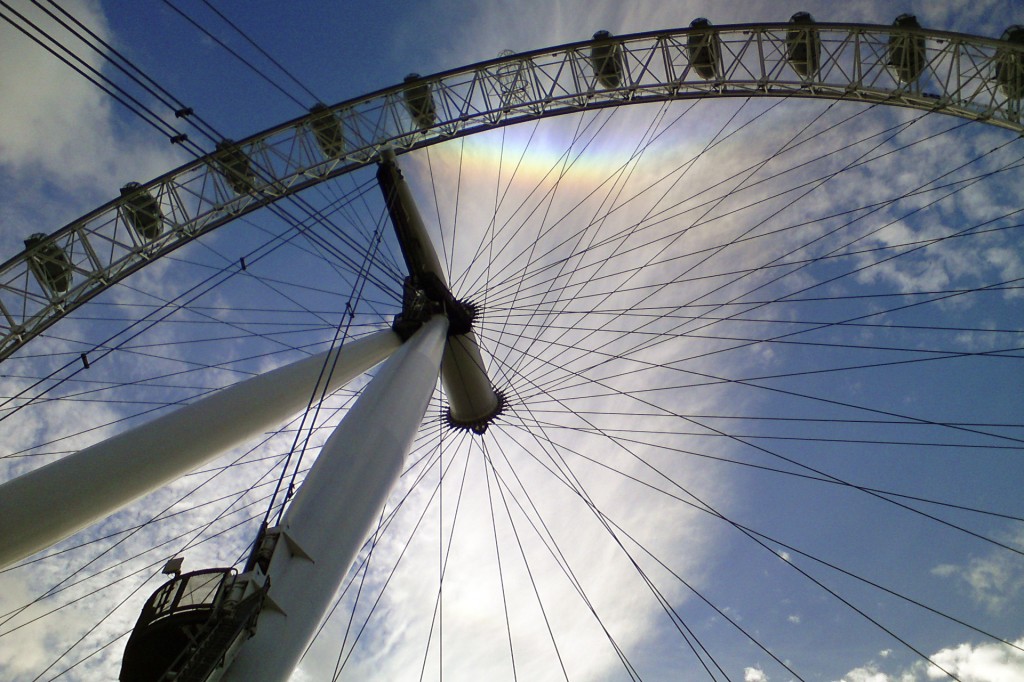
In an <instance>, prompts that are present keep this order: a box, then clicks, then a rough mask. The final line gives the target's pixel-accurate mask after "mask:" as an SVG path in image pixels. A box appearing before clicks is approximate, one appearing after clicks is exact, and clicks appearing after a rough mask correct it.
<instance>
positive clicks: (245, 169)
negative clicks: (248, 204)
mask: <svg viewBox="0 0 1024 682" xmlns="http://www.w3.org/2000/svg"><path fill="white" fill-rule="evenodd" d="M214 160H215V161H216V163H217V170H218V171H219V172H220V174H221V176H223V178H224V180H225V181H227V183H228V185H230V186H231V189H232V190H234V192H235V194H248V193H249V192H250V191H252V190H253V189H254V188H255V187H256V175H255V174H253V172H252V167H251V165H250V164H249V157H248V156H246V155H245V152H243V151H242V150H241V148H240V147H239V146H238V145H236V144H235V142H234V140H221V141H220V142H218V143H217V153H216V154H215V155H214Z"/></svg>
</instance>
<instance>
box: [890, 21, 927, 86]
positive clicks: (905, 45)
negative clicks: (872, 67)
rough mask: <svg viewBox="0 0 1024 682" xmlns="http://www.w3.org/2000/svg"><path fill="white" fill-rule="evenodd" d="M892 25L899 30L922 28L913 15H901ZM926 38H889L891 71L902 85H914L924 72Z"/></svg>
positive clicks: (896, 36) (894, 36)
mask: <svg viewBox="0 0 1024 682" xmlns="http://www.w3.org/2000/svg"><path fill="white" fill-rule="evenodd" d="M892 25H893V26H895V27H897V28H921V24H919V23H917V17H916V16H914V15H913V14H901V15H899V16H898V17H896V21H894V22H892ZM924 64H925V54H924V36H905V35H893V36H889V62H888V65H889V69H890V70H891V71H892V73H893V75H894V76H896V80H897V81H899V82H900V83H913V82H914V81H916V80H917V79H918V78H919V77H920V76H921V72H922V71H924Z"/></svg>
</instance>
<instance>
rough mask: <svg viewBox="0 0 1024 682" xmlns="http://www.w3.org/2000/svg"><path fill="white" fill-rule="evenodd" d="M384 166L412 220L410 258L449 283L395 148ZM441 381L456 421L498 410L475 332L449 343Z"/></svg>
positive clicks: (471, 421)
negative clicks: (396, 155)
mask: <svg viewBox="0 0 1024 682" xmlns="http://www.w3.org/2000/svg"><path fill="white" fill-rule="evenodd" d="M381 166H382V168H383V169H384V170H385V171H386V172H388V173H389V174H391V178H392V182H393V183H394V188H395V192H396V194H397V197H396V198H397V200H398V203H399V204H400V205H401V206H402V210H403V212H404V213H405V215H406V217H407V218H408V220H407V221H406V227H407V228H408V234H406V236H405V239H406V240H408V241H411V242H412V243H410V244H405V245H404V246H403V249H408V250H409V251H410V254H409V257H411V258H412V259H413V260H414V261H415V265H416V266H418V267H419V268H422V270H423V271H426V272H429V273H432V274H434V275H437V277H438V279H440V280H441V282H442V283H443V284H444V285H445V286H448V281H447V278H446V277H445V273H444V268H443V267H442V266H441V260H440V258H438V256H437V251H436V250H435V249H434V245H433V242H432V241H431V239H430V235H429V234H427V228H426V225H425V224H424V223H423V218H422V216H421V215H420V212H419V209H418V208H417V207H416V201H415V200H414V199H413V196H412V190H411V189H410V188H409V183H408V182H406V180H405V177H404V176H403V175H402V171H401V169H399V167H398V162H397V160H396V158H395V152H394V150H393V149H385V150H384V151H383V152H382V153H381ZM441 382H442V384H443V385H444V391H445V395H446V396H447V398H448V407H449V409H450V410H451V417H452V420H453V421H455V422H456V423H460V424H474V423H480V422H484V421H485V420H486V419H487V418H488V417H491V416H493V415H494V414H495V412H497V410H498V403H499V398H498V394H497V393H496V392H495V390H494V386H493V384H492V383H491V380H490V377H488V376H487V369H486V368H485V367H484V361H483V357H482V356H481V354H480V346H479V344H478V343H477V339H476V335H475V334H473V332H468V333H466V334H460V335H459V336H453V337H451V338H450V339H449V340H448V344H447V345H446V346H445V351H444V361H443V362H442V364H441Z"/></svg>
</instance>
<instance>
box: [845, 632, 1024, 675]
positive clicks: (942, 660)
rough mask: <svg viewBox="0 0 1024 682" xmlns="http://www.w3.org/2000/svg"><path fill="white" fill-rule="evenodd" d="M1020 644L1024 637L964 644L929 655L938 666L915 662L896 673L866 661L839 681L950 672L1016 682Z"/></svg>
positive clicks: (1023, 670) (1022, 669) (1022, 655)
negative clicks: (1004, 642) (1009, 640)
mask: <svg viewBox="0 0 1024 682" xmlns="http://www.w3.org/2000/svg"><path fill="white" fill-rule="evenodd" d="M1022 647H1024V637H1022V638H1020V639H1018V640H1016V641H1015V642H1013V646H1012V647H1011V646H1007V645H1006V644H1001V643H993V642H986V643H984V644H969V643H964V644H959V645H957V646H952V647H947V648H944V649H941V650H939V651H938V652H936V653H934V654H932V655H931V656H930V658H931V660H932V661H934V662H935V664H936V665H937V666H939V667H936V665H931V664H927V663H924V662H918V663H915V664H913V665H912V666H910V667H909V668H907V669H905V670H902V671H899V672H884V671H883V670H881V669H880V668H879V666H877V665H876V664H874V663H869V664H867V665H864V666H861V667H858V668H855V669H853V670H851V671H850V672H848V673H846V674H845V675H843V677H842V679H841V680H840V681H839V682H926V681H927V680H946V679H949V675H955V676H956V678H957V679H958V680H960V681H961V682H1019V680H1022V679H1024V651H1021V648H1022ZM889 653H890V650H889V649H886V650H884V651H882V652H881V653H880V655H881V656H882V657H883V658H886V657H888V655H889ZM940 667H941V669H940ZM943 670H945V671H946V672H943ZM947 673H948V674H947Z"/></svg>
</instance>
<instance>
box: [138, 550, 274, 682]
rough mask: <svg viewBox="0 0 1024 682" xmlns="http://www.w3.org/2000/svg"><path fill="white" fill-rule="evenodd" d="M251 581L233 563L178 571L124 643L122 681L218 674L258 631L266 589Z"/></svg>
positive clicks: (199, 679) (201, 679)
mask: <svg viewBox="0 0 1024 682" xmlns="http://www.w3.org/2000/svg"><path fill="white" fill-rule="evenodd" d="M172 561H174V560H172ZM169 565H170V564H169ZM177 565H178V566H180V560H179V561H178V564H177ZM166 570H167V569H165V571H166ZM253 585H254V584H253V583H252V582H251V581H250V580H247V579H245V578H244V577H243V576H237V577H236V575H235V571H234V569H232V568H211V569H205V570H201V571H192V572H191V573H185V574H181V575H175V576H174V577H173V578H171V579H170V580H169V581H167V582H166V583H164V584H163V585H161V586H160V587H159V588H158V589H157V590H156V592H154V593H153V595H152V596H151V597H150V598H149V600H148V601H147V602H146V605H145V606H144V607H143V609H142V613H141V614H140V615H139V620H138V621H137V622H136V623H135V628H134V629H133V630H132V633H131V636H130V637H129V638H128V643H127V644H126V645H125V650H124V657H123V658H122V661H121V674H120V676H119V678H118V679H119V680H120V682H171V681H172V680H173V681H174V682H186V681H189V682H192V681H194V682H213V681H214V680H217V679H219V678H220V677H221V675H222V674H223V673H224V671H225V670H226V669H227V664H228V663H230V662H231V660H233V659H234V654H235V653H236V652H237V649H238V647H239V646H241V644H242V643H243V642H244V641H245V640H247V639H248V638H249V637H251V636H252V633H253V632H254V631H255V623H256V617H257V615H258V614H259V610H260V606H261V605H262V602H263V597H264V591H263V590H260V589H256V588H255V587H254V586H253Z"/></svg>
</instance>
